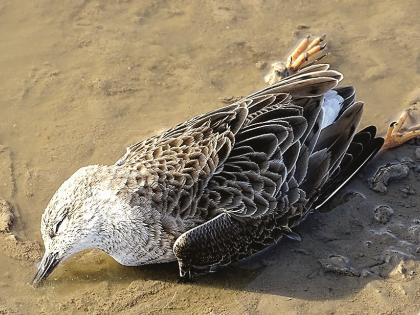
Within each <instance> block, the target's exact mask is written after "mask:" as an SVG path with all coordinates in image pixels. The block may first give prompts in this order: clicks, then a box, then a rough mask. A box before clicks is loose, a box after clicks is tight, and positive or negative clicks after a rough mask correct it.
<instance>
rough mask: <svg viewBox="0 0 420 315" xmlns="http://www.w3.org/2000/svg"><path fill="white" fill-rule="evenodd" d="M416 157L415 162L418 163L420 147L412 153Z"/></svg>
mask: <svg viewBox="0 0 420 315" xmlns="http://www.w3.org/2000/svg"><path fill="white" fill-rule="evenodd" d="M414 152H415V153H414V154H415V156H416V161H420V147H418V148H416V151H414Z"/></svg>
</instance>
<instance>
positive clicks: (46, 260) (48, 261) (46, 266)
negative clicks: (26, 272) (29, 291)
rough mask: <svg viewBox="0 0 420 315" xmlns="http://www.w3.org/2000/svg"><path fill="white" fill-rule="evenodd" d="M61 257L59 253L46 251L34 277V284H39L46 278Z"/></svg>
mask: <svg viewBox="0 0 420 315" xmlns="http://www.w3.org/2000/svg"><path fill="white" fill-rule="evenodd" d="M60 260H61V259H59V258H58V253H47V252H46V253H45V254H44V257H42V260H41V262H40V263H39V266H38V271H37V272H36V274H35V276H34V279H33V280H32V285H33V286H38V285H39V284H40V283H41V282H42V281H43V280H45V279H46V278H47V277H48V276H49V275H50V274H51V272H53V270H54V269H55V267H56V266H57V265H58V263H59V262H60Z"/></svg>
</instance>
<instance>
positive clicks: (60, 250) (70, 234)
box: [33, 166, 118, 285]
mask: <svg viewBox="0 0 420 315" xmlns="http://www.w3.org/2000/svg"><path fill="white" fill-rule="evenodd" d="M106 174H109V172H108V171H107V167H105V166H88V167H84V168H81V169H79V170H78V171H77V172H76V173H75V174H73V175H72V176H71V177H70V178H69V179H68V180H67V181H65V182H64V183H63V184H62V185H61V187H60V188H59V189H58V190H57V192H56V193H55V194H54V196H53V197H52V199H51V200H50V202H49V204H48V206H47V208H46V209H45V211H44V214H43V215H42V222H41V234H42V238H43V240H44V247H45V253H44V256H43V258H42V260H41V262H40V264H39V266H38V270H37V273H36V275H35V277H34V279H33V284H34V285H37V284H39V283H40V282H41V281H42V280H44V279H45V278H47V277H48V275H49V274H50V273H51V272H52V271H53V270H54V269H55V267H56V266H57V265H58V264H59V263H60V262H61V261H63V260H65V259H66V258H68V257H70V256H71V255H73V254H75V253H77V252H80V251H82V250H84V249H89V248H100V247H101V244H103V243H104V240H102V239H101V238H102V237H103V236H104V234H106V233H102V232H103V231H102V230H103V228H104V225H105V222H106V220H107V218H106V215H104V213H107V211H106V210H107V208H108V209H111V208H112V207H113V206H114V204H113V203H115V202H116V200H117V198H118V197H117V196H116V193H113V189H110V187H109V185H110V184H109V182H110V181H106V180H104V175H105V176H106Z"/></svg>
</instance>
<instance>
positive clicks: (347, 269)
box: [319, 255, 360, 277]
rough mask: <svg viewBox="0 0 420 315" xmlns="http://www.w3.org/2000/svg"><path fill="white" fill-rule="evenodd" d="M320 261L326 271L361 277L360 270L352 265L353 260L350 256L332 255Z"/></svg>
mask: <svg viewBox="0 0 420 315" xmlns="http://www.w3.org/2000/svg"><path fill="white" fill-rule="evenodd" d="M319 263H320V264H321V267H322V269H324V271H325V272H332V273H336V274H340V275H345V276H352V277H360V271H358V270H357V269H355V268H354V267H352V266H351V261H350V259H349V258H348V257H344V256H341V255H330V256H329V257H328V258H326V259H320V260H319Z"/></svg>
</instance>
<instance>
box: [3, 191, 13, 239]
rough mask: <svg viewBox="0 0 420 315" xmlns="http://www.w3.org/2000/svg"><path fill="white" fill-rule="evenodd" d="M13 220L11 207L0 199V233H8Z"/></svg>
mask: <svg viewBox="0 0 420 315" xmlns="http://www.w3.org/2000/svg"><path fill="white" fill-rule="evenodd" d="M13 219H14V215H13V209H12V206H11V205H10V204H9V203H8V202H7V201H6V200H4V199H1V198H0V233H3V232H9V231H10V227H11V226H12V223H13Z"/></svg>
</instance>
